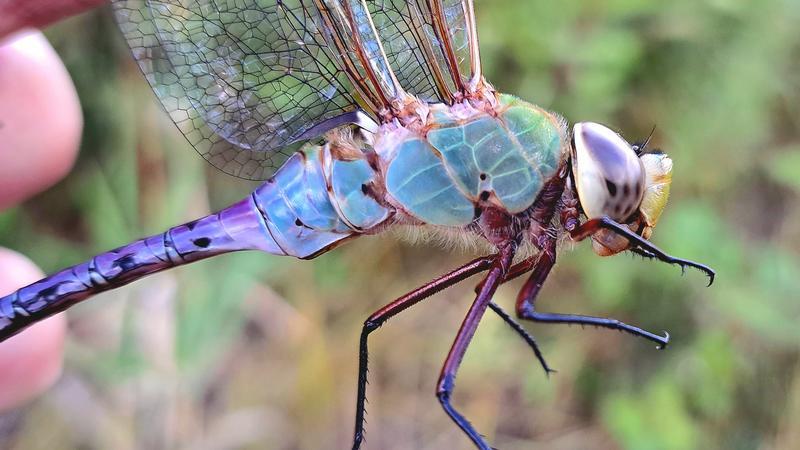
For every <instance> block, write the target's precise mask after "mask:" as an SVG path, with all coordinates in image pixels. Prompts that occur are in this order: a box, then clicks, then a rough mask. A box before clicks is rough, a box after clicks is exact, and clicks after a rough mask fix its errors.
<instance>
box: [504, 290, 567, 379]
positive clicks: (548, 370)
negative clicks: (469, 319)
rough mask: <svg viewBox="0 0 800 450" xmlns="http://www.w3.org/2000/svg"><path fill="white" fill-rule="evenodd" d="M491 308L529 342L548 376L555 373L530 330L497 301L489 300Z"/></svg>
mask: <svg viewBox="0 0 800 450" xmlns="http://www.w3.org/2000/svg"><path fill="white" fill-rule="evenodd" d="M489 308H491V310H492V311H494V312H495V313H496V314H497V315H498V316H500V318H501V319H503V320H504V321H505V322H506V323H507V324H508V326H510V327H511V328H512V329H513V330H514V331H516V332H517V334H518V335H519V336H520V337H521V338H522V339H523V340H524V341H525V343H526V344H528V347H530V348H531V349H532V350H533V354H534V355H536V359H538V360H539V364H541V366H542V368H543V369H544V373H545V375H547V376H550V374H551V373H554V372H555V370H553V369H551V368H550V366H549V365H547V361H545V359H544V355H543V354H542V350H541V349H540V348H539V344H538V343H537V342H536V338H534V337H533V336H532V335H531V334H530V333H528V330H526V329H525V328H523V327H522V325H520V324H519V323H518V322H517V321H516V320H514V319H513V318H512V317H511V316H510V315H509V314H508V313H507V312H505V310H503V308H501V307H500V306H499V305H498V304H497V303H495V302H489Z"/></svg>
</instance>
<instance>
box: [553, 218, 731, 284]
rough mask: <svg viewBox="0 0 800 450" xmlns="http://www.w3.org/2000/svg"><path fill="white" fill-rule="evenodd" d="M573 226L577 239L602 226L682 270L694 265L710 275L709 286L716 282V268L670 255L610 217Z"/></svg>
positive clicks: (646, 253) (573, 236) (592, 232)
mask: <svg viewBox="0 0 800 450" xmlns="http://www.w3.org/2000/svg"><path fill="white" fill-rule="evenodd" d="M571 228H572V229H569V228H568V229H567V231H569V233H570V236H571V237H572V239H573V240H575V241H582V240H584V239H586V238H587V237H589V236H591V235H592V234H594V233H595V232H596V231H597V230H599V229H601V228H605V229H608V230H611V231H613V232H615V233H617V234H618V235H620V236H623V237H625V238H626V239H628V241H630V242H631V244H633V245H634V246H635V248H638V249H640V250H642V253H641V254H643V255H645V256H647V257H650V258H654V259H657V260H659V261H662V262H665V263H667V264H675V265H677V266H680V268H681V270H685V269H686V268H687V267H693V268H695V269H697V270H699V271H701V272H703V273H704V274H705V275H706V276H707V277H708V285H709V286H711V285H712V284H713V283H714V277H715V276H716V273H715V272H714V269H712V268H710V267H708V266H706V265H705V264H700V263H697V262H694V261H690V260H688V259H682V258H676V257H674V256H671V255H668V254H667V253H665V252H664V251H663V250H661V249H660V248H658V247H656V246H655V245H653V243H652V242H650V241H648V240H647V239H645V238H643V237H641V236H639V235H638V234H636V233H634V232H633V231H631V230H630V229H629V228H628V227H626V226H623V225H620V224H619V223H617V222H615V221H613V220H611V219H610V218H608V217H601V218H599V219H592V220H589V221H587V222H585V223H584V224H582V225H579V226H574V222H573V227H571Z"/></svg>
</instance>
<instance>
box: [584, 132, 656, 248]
mask: <svg viewBox="0 0 800 450" xmlns="http://www.w3.org/2000/svg"><path fill="white" fill-rule="evenodd" d="M646 145H647V143H644V144H641V145H631V144H630V143H628V142H627V141H626V140H625V139H623V138H622V137H621V136H620V135H619V134H617V133H615V132H614V131H612V130H611V129H609V128H607V127H605V126H603V125H600V124H597V123H593V122H582V123H578V124H576V125H575V127H574V128H573V134H572V149H571V150H572V155H571V160H572V175H573V178H574V182H575V188H576V190H577V193H578V200H579V201H580V204H581V207H582V208H583V212H584V214H586V217H588V218H589V219H595V218H600V217H603V216H608V217H610V218H611V219H613V220H615V221H617V222H619V223H621V224H623V225H626V226H627V227H629V228H630V229H631V230H632V231H634V232H635V233H638V234H640V235H641V236H642V237H644V238H645V239H649V238H650V236H651V235H652V233H653V229H654V228H655V226H656V223H657V222H658V219H659V217H660V216H661V213H662V212H663V211H664V207H665V206H666V204H667V199H668V197H669V188H670V183H671V182H672V160H671V159H670V158H669V157H668V156H667V155H666V154H664V153H662V152H660V151H651V152H646V151H645V147H646ZM592 247H593V249H594V251H595V253H597V254H599V255H601V256H610V255H614V254H616V253H619V252H622V251H625V250H627V249H628V248H630V243H629V242H628V240H627V239H625V238H623V237H621V236H619V235H617V234H615V233H613V232H611V231H609V230H605V229H601V230H600V231H598V232H597V233H595V234H594V235H593V236H592Z"/></svg>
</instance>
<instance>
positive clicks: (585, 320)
mask: <svg viewBox="0 0 800 450" xmlns="http://www.w3.org/2000/svg"><path fill="white" fill-rule="evenodd" d="M112 5H113V6H112V7H113V11H114V15H115V17H116V20H117V22H118V24H119V27H120V29H121V31H122V34H123V35H124V37H125V39H126V41H127V43H128V44H129V46H130V48H131V51H132V54H133V57H134V58H135V59H136V61H137V62H138V65H139V67H140V68H141V70H142V72H143V74H144V76H145V78H146V79H147V81H148V82H149V84H150V85H151V86H152V89H153V91H154V93H155V96H156V97H157V98H158V100H159V101H160V102H161V104H162V105H163V107H164V109H165V110H166V111H167V113H168V114H169V116H170V117H171V119H172V120H173V121H174V122H175V124H176V125H177V127H178V129H179V130H180V132H181V133H182V134H183V135H184V136H185V137H186V138H187V139H188V141H189V142H190V143H191V145H192V146H193V147H194V148H195V149H196V150H197V152H198V153H199V154H200V155H202V156H203V158H205V159H206V160H207V161H208V162H209V163H211V164H212V165H214V166H216V167H217V168H219V169H221V170H222V171H224V172H226V173H228V174H230V175H233V176H237V177H240V178H246V179H252V180H261V181H263V183H262V184H260V185H259V187H257V188H256V189H255V190H254V191H253V192H252V193H251V194H250V195H248V196H247V197H246V198H244V199H242V200H241V201H239V202H237V203H235V204H233V205H231V206H229V207H227V208H224V209H222V210H220V211H218V212H215V213H213V214H210V215H208V216H206V217H203V218H200V219H198V220H194V221H192V222H189V223H186V224H183V225H179V226H175V227H173V228H170V229H169V230H167V231H165V232H164V233H162V234H158V235H154V236H150V237H146V238H143V239H140V240H137V241H134V242H132V243H129V244H127V245H124V246H122V247H119V248H117V249H115V250H111V251H109V252H106V253H102V254H99V255H97V256H94V257H92V258H91V259H89V260H88V261H86V262H83V263H80V264H77V265H75V266H73V267H70V268H67V269H65V270H63V271H61V272H58V273H55V274H53V275H51V276H49V277H47V278H44V279H43V280H41V281H38V282H35V283H33V284H31V285H29V286H27V287H23V288H21V289H19V290H18V291H16V292H14V293H11V294H9V295H7V296H5V297H2V298H0V340H5V339H7V338H9V337H10V336H13V335H15V334H16V333H18V332H20V331H22V330H24V329H25V328H26V327H28V326H30V325H31V324H33V323H35V322H37V321H40V320H42V319H44V318H46V317H49V316H52V315H53V314H56V313H58V312H61V311H64V310H66V309H67V308H69V307H71V306H72V305H75V304H76V303H79V302H81V301H83V300H86V299H88V298H90V297H92V296H94V295H95V294H98V293H100V292H104V291H107V290H110V289H115V288H118V287H121V286H123V285H126V284H128V283H130V282H133V281H135V280H138V279H140V278H142V277H144V276H146V275H149V274H153V273H155V272H159V271H162V270H166V269H170V268H173V267H177V266H181V265H183V264H188V263H191V262H195V261H199V260H202V259H205V258H210V257H213V256H216V255H220V254H223V253H228V252H235V251H244V250H260V251H263V252H267V253H271V254H273V255H285V256H293V257H296V258H301V259H311V258H314V257H316V256H318V255H321V254H323V253H325V252H328V251H331V250H333V249H334V248H336V247H337V246H339V245H341V244H343V243H345V242H347V241H349V240H351V239H354V238H356V237H359V236H363V235H375V234H379V233H382V232H384V231H386V230H388V229H390V228H393V227H398V226H406V227H412V228H418V229H421V230H427V231H429V232H433V233H439V234H443V235H449V236H455V237H457V238H458V239H463V240H468V241H471V242H479V243H482V244H484V245H485V246H486V248H488V249H489V250H488V251H487V252H486V254H485V256H482V257H479V258H477V259H474V260H473V261H471V262H469V263H467V264H465V265H463V266H461V267H459V268H457V269H455V270H453V271H451V272H449V273H446V274H444V275H442V276H440V277H438V278H436V279H434V280H433V281H431V282H430V283H428V284H426V285H424V286H421V287H419V288H417V289H414V290H412V291H410V292H409V293H407V294H406V295H403V296H401V297H399V298H397V299H396V300H394V301H392V302H390V303H388V304H387V305H386V306H384V307H383V308H381V309H379V310H377V311H376V312H375V313H373V314H372V315H371V316H369V317H368V318H367V319H366V320H365V322H364V324H363V329H362V333H361V337H360V342H359V349H358V357H359V369H358V377H357V398H356V408H355V428H354V435H353V449H358V448H360V446H361V443H362V441H363V438H364V407H365V398H366V385H367V361H368V355H369V352H368V337H369V336H370V334H371V333H372V332H374V331H375V330H377V329H378V328H380V327H381V326H382V325H384V324H385V323H386V322H387V321H388V320H390V319H391V318H392V317H394V316H396V315H398V314H400V313H401V312H403V311H405V310H406V309H408V308H410V307H411V306H413V305H416V304H417V303H420V302H422V301H423V300H425V299H427V298H429V297H431V296H432V295H434V294H436V293H438V292H440V291H442V290H443V289H446V288H449V287H451V286H453V285H456V284H458V283H460V282H462V281H464V280H466V279H468V278H470V277H472V276H474V275H477V274H483V276H484V278H483V279H482V281H481V282H480V284H478V286H477V288H476V296H475V300H474V302H473V303H472V305H471V306H470V308H469V310H468V311H467V313H466V316H465V318H464V320H463V322H462V324H461V326H460V328H459V330H458V331H457V333H456V336H455V339H454V341H453V344H452V347H451V349H450V351H449V353H448V355H447V357H446V359H445V361H444V364H443V367H442V370H441V374H440V376H439V380H438V382H437V384H436V397H437V398H438V400H439V402H440V403H441V406H442V407H443V409H444V411H445V412H446V414H448V415H449V416H450V418H452V420H453V421H454V422H455V424H456V425H457V426H458V427H460V428H461V430H463V432H464V433H466V435H467V436H468V437H469V439H471V441H472V442H473V443H474V445H475V446H476V447H477V448H480V449H489V448H490V445H489V443H488V442H487V440H486V439H485V438H484V437H483V435H481V434H480V433H479V432H478V431H477V430H476V429H475V427H473V425H472V424H470V422H469V421H468V420H467V419H466V418H465V417H464V416H463V415H462V414H461V413H460V412H459V411H458V410H457V409H456V408H455V406H454V405H453V404H452V402H451V397H452V394H453V390H454V387H455V381H456V375H457V373H458V369H459V366H460V363H461V360H462V358H463V357H464V354H465V352H466V350H467V348H468V346H469V344H470V342H471V340H472V338H473V335H474V333H475V331H476V329H477V327H478V324H479V322H480V321H481V318H482V317H483V316H484V315H485V313H486V311H488V310H491V311H493V312H494V313H496V314H498V315H499V316H500V317H501V318H502V319H503V320H504V321H505V322H506V323H507V324H508V325H509V326H510V327H511V328H512V329H513V330H514V331H516V332H517V333H518V334H519V336H520V337H521V338H522V339H524V340H525V342H526V343H527V344H528V345H529V346H530V347H531V348H532V350H533V351H534V353H535V357H536V358H537V359H538V361H539V363H540V364H541V366H542V367H543V369H544V370H545V372H547V373H549V372H550V371H551V369H550V367H549V366H548V365H547V363H546V361H545V359H544V357H543V356H542V352H541V351H540V349H539V347H538V345H537V343H536V341H535V339H534V338H533V336H531V335H530V334H529V333H528V332H527V331H526V330H525V329H524V328H523V327H522V326H521V325H520V324H519V322H518V321H517V320H524V321H532V322H540V323H553V324H580V325H591V326H596V327H602V328H608V329H613V330H621V331H624V332H627V333H629V334H631V335H634V336H638V337H641V338H644V339H647V340H649V341H652V342H655V343H656V344H657V346H658V347H660V348H663V347H665V346H666V345H667V344H668V342H669V334H667V333H666V332H665V333H664V335H660V334H655V333H651V332H649V331H646V330H644V329H641V328H639V327H636V326H633V325H630V324H627V323H623V322H620V321H618V320H614V319H610V318H603V317H591V316H582V315H573V314H557V313H543V312H539V311H537V310H536V308H535V302H536V299H537V296H538V294H539V292H540V290H541V288H542V286H543V284H544V282H545V281H546V279H547V278H548V275H549V274H550V272H551V270H552V268H553V267H554V265H555V264H556V256H557V254H558V253H559V251H560V250H559V248H560V247H559V244H560V243H562V242H563V241H567V240H571V241H576V242H577V241H583V240H586V239H589V240H590V241H591V243H592V248H593V250H594V251H595V253H597V254H598V255H600V256H611V255H615V254H619V253H623V252H633V253H636V254H639V255H641V256H643V257H645V258H647V259H652V260H657V261H661V262H664V263H669V264H673V265H677V266H679V267H680V268H681V270H685V269H686V268H693V269H697V270H699V271H701V272H703V273H704V274H705V275H706V276H707V277H708V281H709V283H708V284H709V285H711V283H712V282H713V280H714V277H715V272H714V271H713V270H712V269H711V268H709V267H708V266H706V265H703V264H700V263H697V262H693V261H690V260H687V259H682V258H678V257H674V256H671V255H669V254H667V253H666V252H664V251H662V250H661V249H659V248H658V247H656V246H655V245H654V244H653V243H651V242H650V240H649V239H650V237H651V236H652V233H653V231H654V229H655V227H656V224H657V222H658V220H659V217H660V216H661V214H662V212H663V210H664V208H665V205H666V202H667V199H668V197H669V191H670V185H671V180H672V161H671V159H670V158H669V156H667V154H665V153H663V152H662V151H659V150H657V149H652V148H649V142H648V141H649V139H648V140H647V141H645V142H642V143H631V142H629V141H627V140H626V139H624V138H623V137H622V136H621V135H620V134H618V133H617V132H615V131H614V130H613V129H612V128H610V127H608V126H605V125H601V124H599V123H594V122H580V123H576V124H574V125H572V126H570V125H568V123H567V121H566V120H565V119H564V118H562V117H561V116H559V115H558V114H556V113H554V112H550V111H547V110H545V109H544V108H541V107H539V106H536V105H534V104H532V103H529V102H526V101H524V100H522V99H520V98H517V97H515V96H513V95H509V94H503V93H500V92H498V91H497V90H496V89H495V88H494V87H493V86H492V84H490V83H489V82H488V81H487V80H486V79H485V78H484V76H483V72H482V66H481V58H480V52H479V45H478V42H479V41H478V34H477V27H476V16H475V11H474V5H473V0H405V1H401V0H113V1H112ZM523 275H525V276H527V280H526V281H525V283H524V285H523V287H522V288H521V290H520V291H519V294H518V297H517V301H516V305H515V312H516V319H515V318H514V317H512V315H511V314H509V313H508V312H506V311H505V310H504V309H502V308H501V307H500V306H498V305H497V304H495V303H494V302H493V301H492V298H493V295H494V293H495V291H496V290H497V288H498V286H500V285H501V284H503V283H506V282H508V281H509V280H512V279H515V278H517V277H520V276H523Z"/></svg>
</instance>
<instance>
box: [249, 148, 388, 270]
mask: <svg viewBox="0 0 800 450" xmlns="http://www.w3.org/2000/svg"><path fill="white" fill-rule="evenodd" d="M328 151H329V150H328V148H327V147H319V146H306V147H304V148H303V149H302V150H301V151H299V152H297V153H295V154H294V155H293V156H292V157H291V158H290V159H289V160H287V161H286V163H285V164H284V165H283V166H282V167H281V169H280V170H279V171H278V172H276V173H275V175H274V176H273V178H272V179H271V180H269V181H268V182H266V183H264V184H263V185H261V186H260V187H259V188H258V189H256V190H255V191H254V192H253V200H254V203H255V205H256V207H257V208H258V210H259V212H260V214H261V216H262V218H263V221H264V223H265V224H266V228H267V230H268V232H269V234H270V236H271V238H272V239H273V240H274V241H275V243H276V245H277V246H278V247H279V248H280V249H281V251H282V252H283V254H286V255H291V256H296V257H298V258H312V257H314V256H316V255H318V254H320V253H322V252H324V251H326V250H328V249H329V248H331V247H332V246H334V245H335V244H336V243H338V242H339V241H341V240H343V239H345V238H348V237H350V236H352V235H354V234H357V233H359V232H361V231H363V230H367V229H369V228H372V227H374V226H376V225H378V224H380V223H382V222H383V221H385V220H386V219H387V218H388V217H389V215H390V211H389V209H387V208H386V207H384V206H382V205H380V204H378V203H377V202H376V201H375V200H374V199H373V198H371V197H370V196H369V195H367V193H366V192H364V189H363V187H362V186H366V185H369V184H370V183H373V182H375V172H374V171H373V170H372V169H371V168H370V167H369V165H368V164H367V162H366V161H365V160H363V159H356V160H353V161H342V160H334V159H332V158H330V155H329V154H328Z"/></svg>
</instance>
